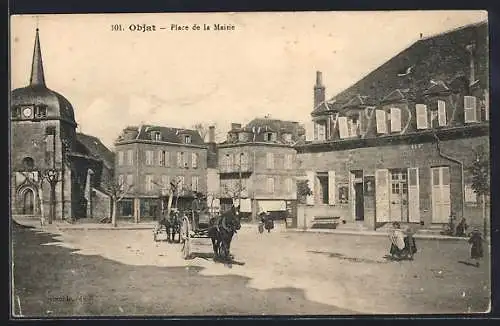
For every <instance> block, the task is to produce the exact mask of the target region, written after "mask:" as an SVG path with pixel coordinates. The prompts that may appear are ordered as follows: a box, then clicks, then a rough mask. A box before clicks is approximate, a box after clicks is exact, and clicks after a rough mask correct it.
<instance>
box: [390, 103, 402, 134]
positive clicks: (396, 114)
mask: <svg viewBox="0 0 500 326" xmlns="http://www.w3.org/2000/svg"><path fill="white" fill-rule="evenodd" d="M391 132H401V110H400V109H399V108H391Z"/></svg>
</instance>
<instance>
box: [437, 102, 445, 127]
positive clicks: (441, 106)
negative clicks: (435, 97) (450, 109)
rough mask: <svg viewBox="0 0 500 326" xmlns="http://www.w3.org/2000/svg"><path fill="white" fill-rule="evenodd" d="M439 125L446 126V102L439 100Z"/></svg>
mask: <svg viewBox="0 0 500 326" xmlns="http://www.w3.org/2000/svg"><path fill="white" fill-rule="evenodd" d="M438 126H440V127H444V126H446V102H445V101H441V100H439V101H438Z"/></svg>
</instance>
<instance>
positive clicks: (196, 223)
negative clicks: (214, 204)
mask: <svg viewBox="0 0 500 326" xmlns="http://www.w3.org/2000/svg"><path fill="white" fill-rule="evenodd" d="M212 217H213V216H212V214H210V213H208V212H206V213H205V212H201V213H199V219H196V218H195V212H194V211H192V210H186V211H184V214H183V217H182V224H181V230H180V239H181V244H182V257H183V258H184V259H188V258H189V257H190V256H191V239H209V238H210V237H209V236H208V229H209V227H210V220H211V219H212Z"/></svg>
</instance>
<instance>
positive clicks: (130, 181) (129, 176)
mask: <svg viewBox="0 0 500 326" xmlns="http://www.w3.org/2000/svg"><path fill="white" fill-rule="evenodd" d="M126 183H127V185H128V186H132V185H133V184H134V175H133V174H127V180H126Z"/></svg>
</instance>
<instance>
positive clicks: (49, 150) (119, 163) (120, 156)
mask: <svg viewBox="0 0 500 326" xmlns="http://www.w3.org/2000/svg"><path fill="white" fill-rule="evenodd" d="M48 137H49V136H47V138H48ZM47 143H48V144H49V142H47ZM47 152H52V146H50V145H49V146H47ZM123 155H124V152H122V151H119V152H118V165H123Z"/></svg>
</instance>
